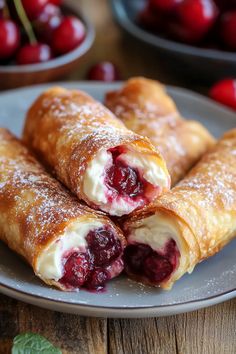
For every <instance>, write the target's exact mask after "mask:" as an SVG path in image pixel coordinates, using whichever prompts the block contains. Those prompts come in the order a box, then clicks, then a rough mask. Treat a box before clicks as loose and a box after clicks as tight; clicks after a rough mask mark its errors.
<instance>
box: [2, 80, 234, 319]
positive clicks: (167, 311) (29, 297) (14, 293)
mask: <svg viewBox="0 0 236 354" xmlns="http://www.w3.org/2000/svg"><path fill="white" fill-rule="evenodd" d="M52 85H62V86H70V87H73V85H75V86H77V85H83V87H84V89H86V87H88V88H89V87H90V86H91V85H92V86H93V87H96V88H101V87H102V86H103V85H104V83H99V82H93V81H91V82H86V81H85V82H83V81H70V82H56V83H49V84H41V85H33V86H30V87H26V88H22V89H12V90H7V91H4V92H2V93H1V94H0V95H1V96H4V95H8V94H9V93H13V94H14V93H15V92H19V91H21V90H24V91H27V90H29V91H31V90H32V89H33V88H35V89H44V88H46V87H48V86H52ZM105 85H106V89H115V88H117V87H119V86H120V85H121V82H116V83H111V84H108V83H105ZM167 89H168V91H169V92H174V93H176V94H178V93H179V94H184V95H187V96H189V97H190V98H192V99H194V98H198V99H201V100H202V101H205V102H206V103H207V104H208V105H211V106H212V107H217V109H218V110H220V111H221V112H222V113H225V114H230V115H232V113H233V111H231V110H229V109H227V108H225V107H224V106H222V105H220V104H217V103H215V102H213V101H212V100H211V99H208V98H206V97H204V96H202V95H201V94H198V93H195V92H193V91H190V90H188V89H184V88H178V87H174V86H168V87H167ZM232 118H233V117H232ZM0 292H1V293H3V294H5V295H8V296H11V297H13V298H15V299H19V300H21V301H25V302H28V303H30V304H33V305H36V306H40V307H44V308H47V309H54V310H57V311H61V312H69V313H75V312H76V313H78V314H81V315H89V316H95V317H100V316H103V317H123V318H131V317H153V316H169V315H173V314H178V313H183V312H188V311H193V310H197V309H200V308H205V307H208V306H211V305H214V304H218V303H220V302H223V301H226V300H229V299H232V298H235V297H236V288H232V289H229V290H227V291H224V292H222V293H218V294H216V295H212V296H208V297H204V298H198V299H196V300H189V301H184V302H182V303H178V304H167V305H150V306H149V305H144V306H142V307H139V306H134V307H132V306H127V307H117V306H111V307H106V306H97V305H92V304H91V305H88V304H74V303H72V302H69V301H64V300H61V299H52V298H47V297H45V296H44V297H42V296H40V295H36V294H31V293H30V292H27V291H24V290H19V289H17V290H16V289H14V288H13V287H12V286H10V285H6V284H5V283H4V282H2V281H0Z"/></svg>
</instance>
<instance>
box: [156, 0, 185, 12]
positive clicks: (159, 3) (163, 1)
mask: <svg viewBox="0 0 236 354" xmlns="http://www.w3.org/2000/svg"><path fill="white" fill-rule="evenodd" d="M182 1H183V0H150V5H151V7H152V8H153V9H154V10H157V11H158V10H161V11H165V12H171V11H173V10H175V9H176V7H177V6H178V5H179V4H180V3H181V2H182Z"/></svg>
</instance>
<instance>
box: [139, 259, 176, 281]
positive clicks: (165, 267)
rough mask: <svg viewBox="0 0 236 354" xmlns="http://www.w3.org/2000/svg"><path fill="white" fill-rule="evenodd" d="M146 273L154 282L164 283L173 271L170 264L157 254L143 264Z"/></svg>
mask: <svg viewBox="0 0 236 354" xmlns="http://www.w3.org/2000/svg"><path fill="white" fill-rule="evenodd" d="M143 269H144V273H145V275H146V276H147V278H148V279H149V280H150V281H152V282H157V283H159V282H162V281H163V280H164V279H166V278H167V277H169V276H170V275H171V273H172V271H173V267H172V265H171V264H170V262H169V261H168V260H167V259H166V258H164V257H162V256H160V255H158V254H157V253H156V252H155V253H153V254H152V255H150V256H148V257H147V258H146V259H145V260H144V262H143Z"/></svg>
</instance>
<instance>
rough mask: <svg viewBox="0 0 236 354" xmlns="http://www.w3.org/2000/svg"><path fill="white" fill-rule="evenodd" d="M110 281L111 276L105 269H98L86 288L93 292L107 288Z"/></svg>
mask: <svg viewBox="0 0 236 354" xmlns="http://www.w3.org/2000/svg"><path fill="white" fill-rule="evenodd" d="M108 279H109V274H108V272H107V271H106V270H105V269H102V268H96V269H95V270H94V271H93V272H92V274H91V275H90V277H89V279H88V281H87V282H86V284H85V287H86V288H87V289H91V290H100V289H102V288H103V287H104V286H105V283H106V281H107V280H108Z"/></svg>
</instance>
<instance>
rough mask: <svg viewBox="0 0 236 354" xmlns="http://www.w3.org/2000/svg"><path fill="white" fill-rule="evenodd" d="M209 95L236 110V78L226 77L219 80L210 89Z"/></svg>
mask: <svg viewBox="0 0 236 354" xmlns="http://www.w3.org/2000/svg"><path fill="white" fill-rule="evenodd" d="M209 96H210V97H211V98H212V99H213V100H215V101H218V102H220V103H222V104H224V105H226V106H229V107H231V108H232V109H234V110H236V79H224V80H221V81H219V82H217V83H216V84H215V85H214V86H213V87H212V88H211V90H210V91H209Z"/></svg>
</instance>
